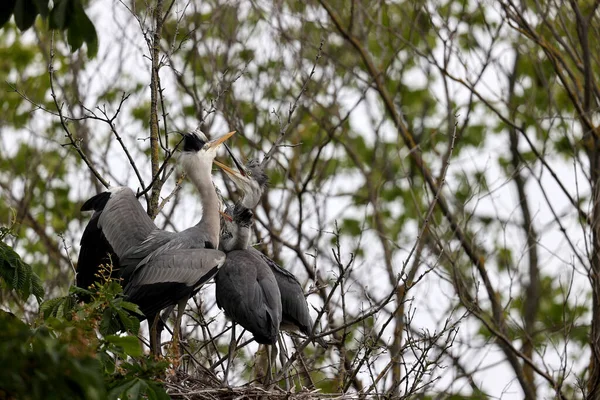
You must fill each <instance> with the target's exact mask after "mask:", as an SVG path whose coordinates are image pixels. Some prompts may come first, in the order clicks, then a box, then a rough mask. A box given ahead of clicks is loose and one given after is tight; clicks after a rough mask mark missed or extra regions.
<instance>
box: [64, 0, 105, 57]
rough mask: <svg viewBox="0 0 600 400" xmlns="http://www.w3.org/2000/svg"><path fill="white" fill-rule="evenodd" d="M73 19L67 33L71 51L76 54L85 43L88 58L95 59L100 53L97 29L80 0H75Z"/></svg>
mask: <svg viewBox="0 0 600 400" xmlns="http://www.w3.org/2000/svg"><path fill="white" fill-rule="evenodd" d="M73 17H74V18H73V20H72V23H71V25H70V26H69V31H68V33H67V39H68V41H69V45H71V51H73V52H74V51H75V50H77V49H79V48H80V47H81V45H82V44H83V43H84V42H85V44H86V45H87V50H88V56H89V57H90V58H94V57H95V56H96V54H97V53H98V36H97V35H96V28H94V24H92V21H90V19H89V18H88V16H87V15H86V14H85V11H84V10H83V6H82V5H81V2H80V1H79V0H75V5H74V15H73Z"/></svg>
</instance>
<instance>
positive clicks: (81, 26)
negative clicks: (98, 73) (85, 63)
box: [0, 0, 98, 58]
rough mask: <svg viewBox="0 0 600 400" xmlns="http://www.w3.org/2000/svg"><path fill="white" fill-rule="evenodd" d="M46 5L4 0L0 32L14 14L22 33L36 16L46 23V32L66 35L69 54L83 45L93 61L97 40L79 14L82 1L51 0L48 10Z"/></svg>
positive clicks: (91, 26)
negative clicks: (85, 45) (69, 47)
mask: <svg viewBox="0 0 600 400" xmlns="http://www.w3.org/2000/svg"><path fill="white" fill-rule="evenodd" d="M49 4H50V1H49V0H5V1H3V2H2V5H1V6H0V28H2V27H3V26H4V25H5V24H6V23H7V22H8V21H9V20H10V17H11V16H12V15H13V14H14V17H15V23H16V25H17V27H18V28H19V29H20V30H21V31H26V30H27V29H29V28H31V26H32V25H33V23H34V22H35V19H36V17H37V16H38V15H40V16H41V17H42V18H43V19H46V18H47V19H48V21H49V27H50V29H56V30H59V31H67V41H68V43H69V45H70V46H71V51H73V52H74V51H76V50H78V49H79V48H80V47H81V46H82V45H83V43H86V44H87V52H88V55H89V56H90V58H94V57H95V56H96V53H98V36H97V35H96V28H95V27H94V24H92V21H90V19H89V17H88V16H87V15H86V14H85V11H84V10H83V3H82V0H55V1H53V2H52V4H53V6H52V8H51V9H50V8H49Z"/></svg>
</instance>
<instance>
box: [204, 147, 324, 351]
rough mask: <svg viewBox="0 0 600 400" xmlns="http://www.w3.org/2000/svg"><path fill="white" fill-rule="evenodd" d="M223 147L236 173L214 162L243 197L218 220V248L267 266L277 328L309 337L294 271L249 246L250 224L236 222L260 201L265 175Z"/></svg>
mask: <svg viewBox="0 0 600 400" xmlns="http://www.w3.org/2000/svg"><path fill="white" fill-rule="evenodd" d="M227 150H228V151H229V154H230V155H231V158H232V159H233V161H234V163H235V165H236V167H237V169H238V171H239V172H238V171H234V170H233V169H231V168H229V167H228V166H227V165H224V164H222V163H220V162H219V161H215V164H216V165H218V166H219V167H220V168H221V169H222V170H223V171H224V172H225V173H226V174H227V175H228V176H229V177H230V178H231V179H232V180H233V182H234V183H235V185H236V186H237V187H238V188H239V189H240V190H241V191H242V192H243V197H242V199H241V200H240V202H239V203H237V204H236V205H235V207H234V208H233V209H231V208H228V209H226V210H225V213H226V214H228V215H232V216H233V218H232V219H227V218H225V219H222V220H221V223H222V225H223V224H224V226H222V227H221V248H222V249H223V250H224V251H225V252H227V251H231V250H232V249H242V250H246V252H245V253H244V254H246V255H247V257H248V259H247V261H246V262H244V261H243V260H241V261H240V263H244V264H247V263H249V262H250V261H251V260H254V259H260V260H261V262H262V263H264V264H266V265H267V266H268V267H269V268H270V269H271V272H272V273H273V275H274V277H275V280H276V281H277V286H278V288H279V292H280V294H281V306H282V319H281V325H280V330H282V331H288V332H293V331H300V332H301V333H303V334H304V335H306V336H308V337H311V333H312V328H313V321H312V318H311V316H310V311H309V309H308V303H307V302H306V297H305V296H304V291H303V290H302V285H300V282H299V281H298V279H297V278H296V276H295V275H294V274H292V273H291V272H289V271H288V270H286V269H284V268H283V267H281V266H280V265H279V264H277V263H276V262H275V261H273V260H272V259H271V258H269V257H267V256H266V255H264V254H263V253H261V252H260V251H259V250H257V249H255V248H254V247H251V246H249V240H250V236H251V231H250V227H251V223H247V222H246V223H240V221H244V218H240V217H239V216H240V215H243V214H244V213H245V212H246V211H245V209H247V210H252V209H253V208H254V207H256V205H257V204H258V202H259V201H260V198H261V197H262V194H263V192H264V190H265V188H266V186H267V181H268V178H267V175H266V173H265V171H264V169H263V167H262V166H261V164H260V163H259V162H258V160H255V159H251V160H249V161H248V162H247V163H246V165H244V166H243V165H242V164H241V163H240V162H239V161H238V160H237V159H236V158H235V156H234V155H233V154H232V153H231V151H230V150H229V148H227ZM312 340H313V341H315V342H317V343H318V344H319V345H321V346H322V347H324V348H327V343H326V342H325V341H324V340H323V339H322V338H321V337H312Z"/></svg>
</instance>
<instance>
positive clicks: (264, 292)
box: [215, 208, 282, 383]
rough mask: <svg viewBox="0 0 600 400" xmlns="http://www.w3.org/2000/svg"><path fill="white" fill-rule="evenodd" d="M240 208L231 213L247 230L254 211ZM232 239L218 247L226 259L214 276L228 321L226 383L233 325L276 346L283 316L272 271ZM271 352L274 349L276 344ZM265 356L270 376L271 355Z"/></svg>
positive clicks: (233, 333)
mask: <svg viewBox="0 0 600 400" xmlns="http://www.w3.org/2000/svg"><path fill="white" fill-rule="evenodd" d="M240 210H241V211H242V212H241V213H237V214H234V216H233V221H234V223H235V226H236V227H245V226H248V232H249V226H250V225H251V224H252V218H253V214H252V212H251V211H250V210H249V209H246V208H240ZM241 229H244V228H241ZM248 237H249V235H248ZM231 239H232V238H231V237H227V238H225V241H224V242H223V243H221V246H220V249H222V250H223V251H224V252H225V253H226V254H227V258H226V260H225V263H224V264H223V266H222V267H221V269H220V270H219V272H218V273H217V275H216V277H215V293H216V299H217V306H218V307H219V308H221V309H223V311H224V312H225V315H226V316H227V317H228V318H229V319H230V320H231V342H230V344H229V353H228V357H227V358H228V362H227V368H226V370H225V376H224V378H223V382H224V383H227V379H228V374H229V368H230V366H231V363H232V360H233V354H234V353H235V349H236V344H237V338H236V334H235V326H236V324H239V325H241V326H242V327H243V328H244V329H246V330H247V331H249V332H250V333H251V334H252V336H253V338H254V340H255V341H256V342H257V343H259V344H264V345H267V346H273V347H275V345H276V343H277V338H278V336H279V326H280V324H281V318H282V306H281V294H280V293H279V287H278V286H277V281H276V280H275V276H274V275H273V272H272V271H271V269H270V268H269V266H268V265H267V264H266V263H265V262H264V261H263V260H262V259H261V258H260V257H259V256H258V255H256V254H252V253H250V254H249V253H248V251H247V250H245V249H244V248H236V243H237V242H238V241H237V240H235V238H234V239H233V240H231ZM246 243H247V240H246ZM273 351H276V347H275V350H273ZM268 353H270V352H268ZM273 354H275V353H273ZM268 359H269V366H268V368H269V374H268V377H269V378H270V376H271V354H269V355H268Z"/></svg>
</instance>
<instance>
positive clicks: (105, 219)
mask: <svg viewBox="0 0 600 400" xmlns="http://www.w3.org/2000/svg"><path fill="white" fill-rule="evenodd" d="M233 134H234V132H230V133H228V134H225V135H223V136H221V137H219V138H217V139H215V140H212V141H208V140H207V138H206V136H205V135H204V134H203V133H201V132H200V133H191V134H184V135H183V152H182V154H181V156H180V157H179V162H180V164H181V165H182V167H183V170H184V171H185V172H186V174H187V175H188V177H189V178H190V180H191V181H192V183H193V184H194V185H195V186H196V188H197V190H198V192H199V194H200V201H201V204H202V217H201V219H200V221H199V222H198V223H197V224H196V225H194V226H192V227H191V228H188V229H185V230H183V231H181V232H170V231H166V230H162V229H159V228H158V227H157V226H156V225H155V224H154V222H153V221H152V219H151V218H150V217H149V216H148V214H147V213H146V212H145V211H144V209H143V207H142V205H141V204H140V202H139V201H138V200H137V198H136V196H135V194H134V193H133V191H132V190H131V189H130V188H128V187H123V186H120V187H114V188H110V189H109V190H107V191H106V192H103V193H100V194H97V195H96V196H94V197H92V198H91V199H89V200H88V201H86V202H85V203H84V204H83V206H82V207H81V210H82V211H92V210H93V211H94V215H93V216H92V219H91V220H90V224H92V227H89V226H88V227H86V231H84V236H85V237H82V247H84V248H82V251H81V253H82V254H83V255H84V258H83V262H84V263H83V265H80V266H79V267H78V269H79V270H81V269H82V268H83V271H82V272H83V274H84V277H83V278H82V279H81V280H79V278H78V284H79V283H80V281H81V283H82V284H86V283H87V282H85V281H86V280H87V281H89V276H90V275H93V274H90V272H89V271H88V270H93V269H94V268H95V269H98V268H99V265H100V264H102V263H103V262H104V261H105V258H104V257H105V255H104V254H106V251H108V254H110V255H111V256H115V257H116V259H113V260H112V261H113V263H116V264H118V272H117V273H118V276H119V277H120V278H121V279H122V284H123V287H124V289H123V293H124V295H125V299H126V300H127V301H130V302H132V303H135V304H137V305H138V306H139V308H140V310H141V311H142V313H143V314H144V316H145V317H146V318H148V325H149V327H150V347H151V350H152V351H153V352H154V353H155V354H160V344H159V342H158V339H159V338H158V337H156V331H157V330H156V324H157V321H158V318H157V317H158V314H159V313H160V311H161V310H162V309H164V308H166V307H169V306H173V305H177V306H178V314H177V321H176V325H175V329H174V333H173V343H174V347H175V350H176V351H178V349H177V346H176V345H175V343H177V341H178V335H179V329H180V324H181V317H182V315H183V311H184V309H185V305H186V304H187V301H188V299H189V298H190V297H191V296H193V295H194V294H195V293H197V291H198V290H199V289H200V287H201V286H202V285H203V284H204V283H205V282H206V281H208V280H209V279H210V278H212V277H213V276H214V275H215V274H216V272H217V270H218V269H219V268H220V267H221V266H222V265H223V263H224V262H225V253H223V252H222V251H220V250H217V249H218V247H219V236H220V235H219V232H220V221H219V199H218V197H217V194H216V192H215V189H214V186H213V183H212V179H211V169H212V163H213V160H214V158H215V156H216V152H217V149H218V148H219V147H220V145H221V144H222V143H223V142H224V141H225V140H227V139H228V138H229V137H231V136H232V135H233ZM88 225H89V224H88ZM88 228H90V229H89V230H88ZM86 232H87V233H88V235H87V236H86ZM94 238H96V239H98V240H97V242H98V243H97V244H98V248H97V249H94V248H93V246H94V243H93V242H94V241H93V239H94ZM84 239H85V240H84ZM84 245H85V246H84ZM102 251H105V253H104V254H103V253H102ZM94 257H96V258H94ZM80 258H81V257H80ZM80 261H81V259H80ZM84 271H85V272H84ZM140 317H141V316H140ZM141 318H142V319H143V317H141Z"/></svg>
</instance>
